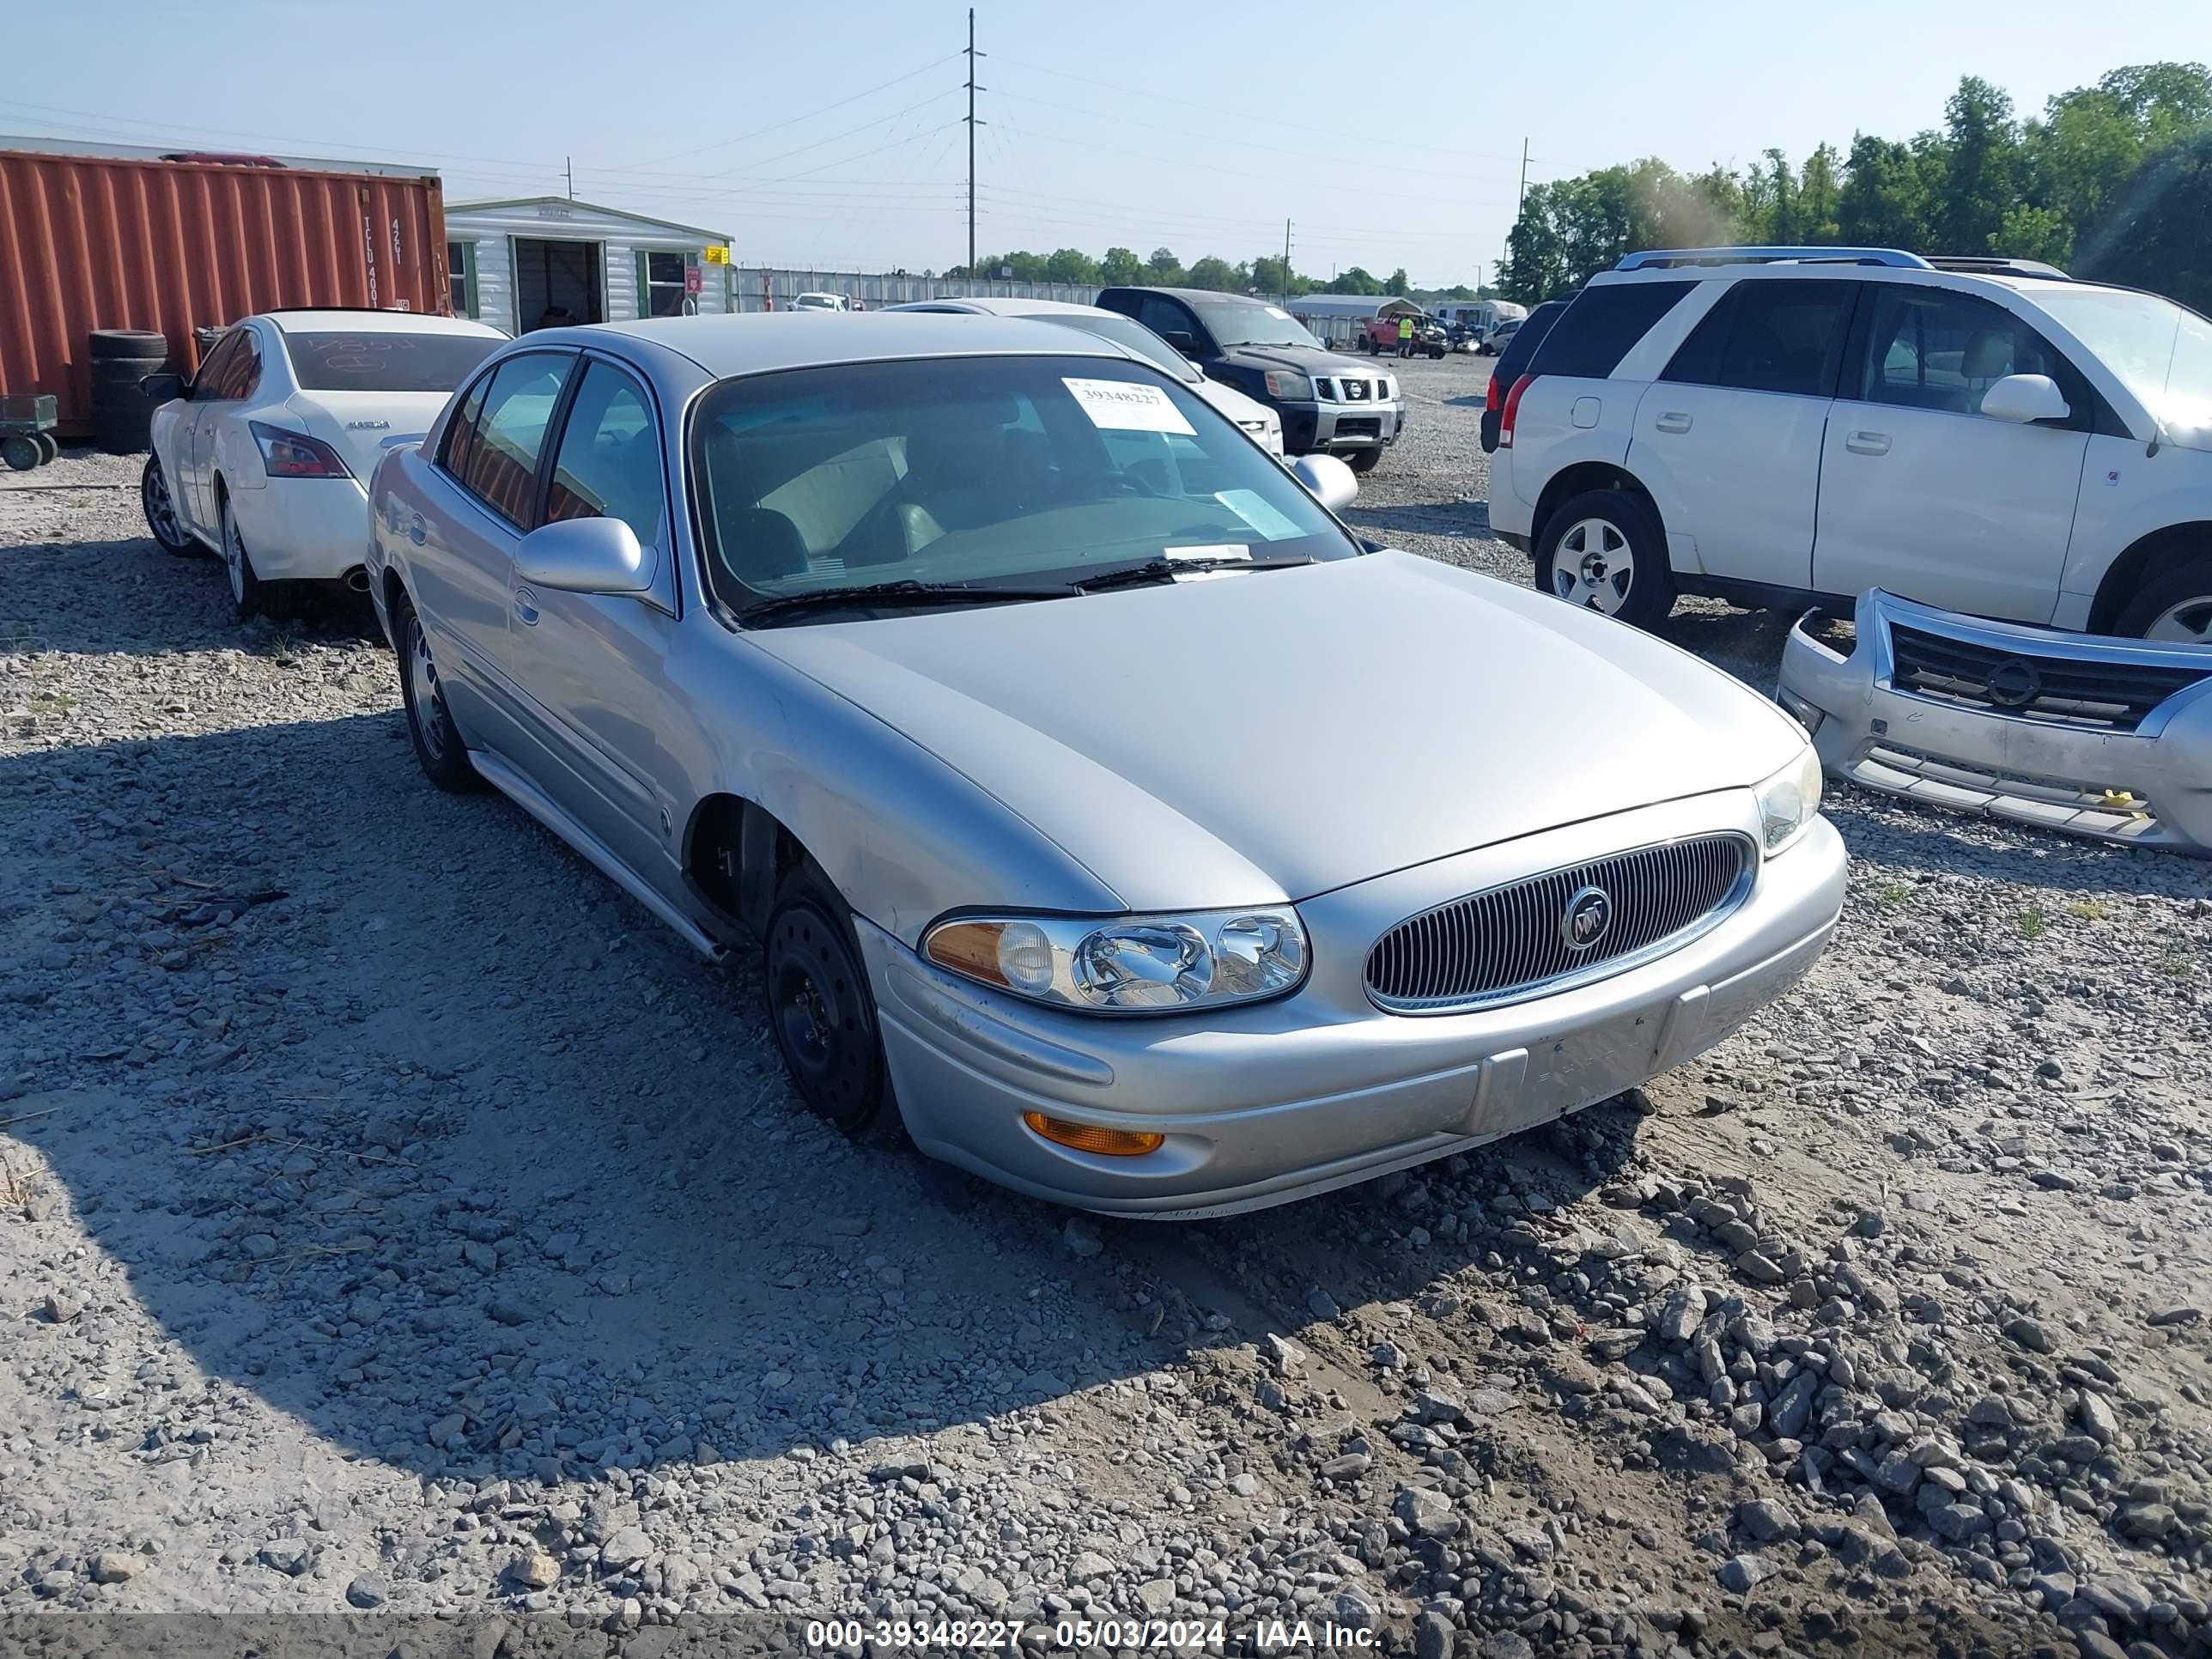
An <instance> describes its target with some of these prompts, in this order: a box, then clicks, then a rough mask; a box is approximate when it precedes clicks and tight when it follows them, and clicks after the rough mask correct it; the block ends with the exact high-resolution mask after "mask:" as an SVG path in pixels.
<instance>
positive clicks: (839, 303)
mask: <svg viewBox="0 0 2212 1659" xmlns="http://www.w3.org/2000/svg"><path fill="white" fill-rule="evenodd" d="M852 308H853V302H852V301H850V300H848V299H847V298H846V297H845V296H844V295H842V294H801V295H799V296H798V297H796V298H795V299H793V301H792V302H791V309H792V310H793V311H850V310H851V309H852Z"/></svg>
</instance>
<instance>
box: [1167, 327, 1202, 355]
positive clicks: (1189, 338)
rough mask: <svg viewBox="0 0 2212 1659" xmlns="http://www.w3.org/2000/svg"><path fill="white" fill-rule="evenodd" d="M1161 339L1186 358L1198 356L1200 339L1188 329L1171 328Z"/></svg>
mask: <svg viewBox="0 0 2212 1659" xmlns="http://www.w3.org/2000/svg"><path fill="white" fill-rule="evenodd" d="M1160 337H1161V338H1162V339H1163V340H1165V341H1166V342H1167V343H1169V344H1170V345H1171V346H1173V347H1174V348H1175V349H1176V350H1177V351H1180V352H1181V353H1182V355H1183V356H1186V357H1195V356H1198V337H1197V336H1196V335H1194V334H1193V333H1192V332H1191V331H1189V330H1188V329H1187V328H1171V329H1170V330H1169V331H1167V332H1166V333H1164V334H1163V335H1161V336H1160Z"/></svg>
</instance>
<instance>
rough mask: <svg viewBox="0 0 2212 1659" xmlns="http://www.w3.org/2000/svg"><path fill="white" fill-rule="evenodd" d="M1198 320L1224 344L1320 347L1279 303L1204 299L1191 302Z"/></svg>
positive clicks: (1313, 348) (1217, 340) (1318, 342)
mask: <svg viewBox="0 0 2212 1659" xmlns="http://www.w3.org/2000/svg"><path fill="white" fill-rule="evenodd" d="M1194 307H1195V308H1196V310H1197V312H1198V319H1199V321H1200V322H1202V323H1204V324H1205V325H1206V331H1207V332H1208V333H1209V334H1211V335H1212V336H1213V337H1214V339H1215V341H1216V342H1217V343H1219V344H1221V345H1224V346H1304V347H1306V348H1307V349H1310V350H1313V351H1320V350H1322V349H1324V348H1323V347H1322V343H1321V342H1320V341H1319V340H1316V339H1315V338H1314V337H1313V336H1312V335H1311V334H1310V333H1308V332H1307V331H1306V326H1305V325H1304V323H1301V322H1300V321H1299V320H1298V319H1297V318H1295V317H1293V316H1291V313H1289V312H1287V311H1285V310H1284V309H1283V308H1282V307H1280V306H1253V305H1224V304H1222V303H1220V302H1219V301H1212V302H1208V301H1204V300H1200V301H1194Z"/></svg>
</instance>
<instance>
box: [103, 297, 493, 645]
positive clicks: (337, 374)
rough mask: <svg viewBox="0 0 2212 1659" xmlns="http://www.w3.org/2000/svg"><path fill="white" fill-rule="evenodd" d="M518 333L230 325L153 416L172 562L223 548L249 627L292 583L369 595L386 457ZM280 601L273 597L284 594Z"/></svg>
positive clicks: (312, 322)
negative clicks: (369, 551)
mask: <svg viewBox="0 0 2212 1659" xmlns="http://www.w3.org/2000/svg"><path fill="white" fill-rule="evenodd" d="M506 338H507V336H506V335H504V334H502V333H501V332H500V331H498V330H497V329H495V328H489V327H487V326H485V325H483V324H482V323H472V322H467V321H464V320H459V319H454V318H450V317H426V316H422V315H420V314H418V313H410V312H404V311H272V312H267V313H263V314H262V315H260V316H257V317H248V318H246V319H245V320H244V321H243V322H240V323H238V324H236V325H233V326H232V327H231V328H229V329H228V330H226V331H224V333H223V334H222V337H221V338H220V339H218V340H217V341H216V343H215V344H214V346H213V347H211V348H210V349H209V351H208V353H207V355H206V356H204V358H203V359H202V360H201V362H200V367H199V372H198V373H197V374H195V375H193V376H192V378H191V382H190V383H189V384H186V383H185V382H184V381H182V380H179V379H178V377H176V376H174V375H149V377H148V390H149V392H155V394H156V395H159V394H160V393H161V392H165V391H166V392H167V393H168V394H169V397H170V401H169V402H167V403H165V404H162V405H161V408H160V409H158V410H155V412H154V426H153V453H152V454H150V455H149V457H148V458H147V460H146V471H145V476H144V478H143V482H142V483H141V486H140V492H141V499H142V501H143V504H144V506H145V509H146V525H147V527H148V528H149V530H151V531H152V532H154V539H155V541H156V542H158V543H160V544H161V546H162V547H163V548H164V549H165V550H167V551H169V552H171V553H178V554H184V553H193V552H197V551H199V550H201V548H202V547H203V546H204V547H206V548H208V549H210V550H213V551H215V552H216V553H219V554H220V555H222V561H223V563H224V564H225V565H226V566H227V567H228V570H229V574H230V593H231V598H232V599H233V600H234V601H235V603H236V605H237V606H238V614H239V615H240V617H250V616H252V615H253V614H254V613H255V612H256V611H274V610H278V609H281V608H282V602H281V595H282V593H283V590H282V589H273V585H274V584H276V583H279V582H304V581H343V582H345V583H346V584H347V585H348V586H352V587H354V588H355V589H356V590H359V588H360V586H361V584H362V550H364V548H366V546H367V545H368V491H367V489H366V487H365V486H366V484H367V483H368V477H369V475H370V474H371V473H372V472H374V471H375V470H376V464H377V462H378V461H379V460H380V459H382V458H383V454H384V452H385V450H386V448H388V447H391V446H392V445H393V444H396V443H415V442H417V441H420V440H421V438H422V435H423V433H424V432H426V431H427V430H428V428H429V425H430V422H432V421H434V420H435V419H436V418H437V415H438V411H439V410H441V409H443V408H444V407H445V406H446V399H447V398H448V397H450V396H451V395H452V394H453V388H454V387H455V386H459V384H460V383H461V382H462V381H463V380H465V379H466V378H467V377H468V374H469V372H470V371H471V369H473V368H475V367H476V366H477V364H478V363H480V362H483V359H484V358H485V356H487V355H488V354H489V352H490V350H491V349H492V348H493V347H494V346H495V345H497V344H499V343H501V341H502V340H504V339H506ZM272 590H273V591H272Z"/></svg>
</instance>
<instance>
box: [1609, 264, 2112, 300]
mask: <svg viewBox="0 0 2212 1659" xmlns="http://www.w3.org/2000/svg"><path fill="white" fill-rule="evenodd" d="M1808 278H1809V279H1811V280H1813V281H1814V282H1832V283H1905V284H1911V285H1915V286H1918V287H1923V288H1945V289H1966V290H1968V291H1970V292H1971V291H1972V289H1977V288H1983V289H1990V288H2002V289H2011V290H2012V291H2013V292H2014V293H2015V294H2026V295H2038V294H2053V293H2062V292H2063V293H2074V292H2077V291H2079V290H2080V289H2107V290H2110V291H2113V292H2119V293H2125V292H2128V291H2129V290H2127V289H2115V288H2114V285H2113V284H2112V283H2090V282H2082V281H2080V280H2077V279H2075V278H2072V277H2067V276H2034V275H2032V274H2027V273H2022V272H2015V271H2001V270H1945V269H1943V267H1942V266H1940V265H1937V266H1934V267H1929V266H1923V265H1869V264H1863V263H1858V262H1855V261H1851V260H1847V259H1770V260H1766V261H1764V262H1762V263H1759V264H1698V265H1644V266H1642V267H1640V268H1638V269H1637V270H1601V271H1599V272H1598V273H1597V274H1596V275H1595V276H1592V277H1591V278H1590V279H1589V283H1587V284H1586V286H1587V287H1590V288H1598V287H1604V288H1613V287H1616V286H1619V285H1620V284H1624V283H1651V282H1659V283H1668V282H1673V283H1680V282H1695V283H1710V282H1723V281H1724V282H1747V283H1759V282H1765V283H1777V282H1789V281H1796V282H1803V281H1806V280H1808Z"/></svg>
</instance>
